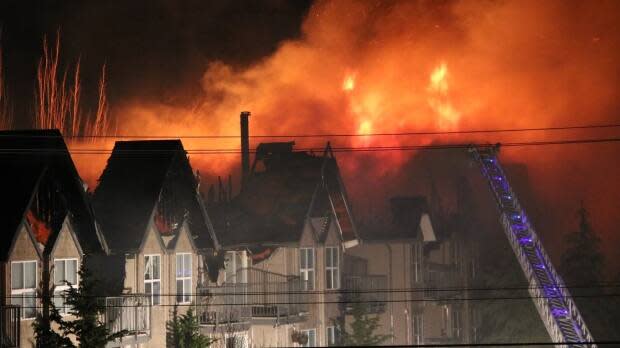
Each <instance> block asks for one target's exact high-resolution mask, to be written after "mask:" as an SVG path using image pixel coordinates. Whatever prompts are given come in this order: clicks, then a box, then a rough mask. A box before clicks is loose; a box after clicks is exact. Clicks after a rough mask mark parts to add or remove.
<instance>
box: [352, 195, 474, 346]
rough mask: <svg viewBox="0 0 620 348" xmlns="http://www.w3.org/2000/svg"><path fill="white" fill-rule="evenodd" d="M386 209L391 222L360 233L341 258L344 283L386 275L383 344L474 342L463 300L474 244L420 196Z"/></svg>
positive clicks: (393, 202)
mask: <svg viewBox="0 0 620 348" xmlns="http://www.w3.org/2000/svg"><path fill="white" fill-rule="evenodd" d="M390 208H391V212H392V221H391V222H390V223H388V224H382V225H381V226H370V227H367V228H365V229H362V230H360V236H361V238H362V242H361V243H360V245H358V246H356V247H354V248H351V249H350V250H349V253H348V254H347V256H345V265H347V266H345V267H346V268H349V270H348V271H347V273H349V274H351V275H350V276H349V277H348V278H347V277H345V282H350V281H353V279H355V278H356V277H364V276H367V277H377V276H381V275H383V276H384V277H386V280H387V284H388V286H387V288H388V289H390V291H389V292H388V294H387V298H386V303H387V304H386V307H385V308H384V310H383V311H382V312H380V313H379V317H380V324H381V327H380V330H379V331H378V332H377V333H378V334H384V335H389V336H390V338H389V339H388V341H386V342H385V343H386V344H397V345H400V344H405V345H411V344H413V345H415V344H458V343H471V342H475V332H476V327H477V325H476V322H475V311H474V309H473V308H472V307H471V303H470V302H469V301H464V300H463V298H467V296H468V292H467V290H466V289H468V288H469V287H470V284H471V282H472V279H473V277H474V276H475V262H476V246H475V244H473V243H472V242H471V241H469V240H467V238H466V236H465V235H464V234H463V233H462V231H461V230H460V226H459V225H458V224H454V223H445V222H446V221H447V220H445V219H441V218H435V219H432V218H431V216H433V215H434V214H432V212H431V210H430V209H429V206H428V204H427V201H426V199H425V198H424V197H395V198H392V199H391V200H390ZM349 279H351V280H349ZM347 319H349V318H347Z"/></svg>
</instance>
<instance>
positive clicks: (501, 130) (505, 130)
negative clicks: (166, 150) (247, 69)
mask: <svg viewBox="0 0 620 348" xmlns="http://www.w3.org/2000/svg"><path fill="white" fill-rule="evenodd" d="M618 127H620V124H618V123H610V124H594V125H575V126H557V127H531V128H499V129H470V130H457V131H409V132H384V133H368V134H359V133H322V134H321V133H315V134H303V133H301V134H259V135H249V137H250V138H344V137H377V136H412V135H453V134H479V133H518V132H540V131H563V130H578V129H606V128H618ZM0 137H31V138H58V136H56V135H43V134H42V135H37V134H10V133H9V134H1V133H0ZM63 137H64V138H70V139H80V138H94V139H96V138H111V139H124V138H134V139H177V138H185V139H235V138H239V134H235V135H206V134H203V135H191V134H187V135H174V136H171V135H129V134H122V135H112V134H84V135H63Z"/></svg>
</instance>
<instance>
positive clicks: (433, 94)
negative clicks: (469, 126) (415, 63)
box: [428, 63, 460, 130]
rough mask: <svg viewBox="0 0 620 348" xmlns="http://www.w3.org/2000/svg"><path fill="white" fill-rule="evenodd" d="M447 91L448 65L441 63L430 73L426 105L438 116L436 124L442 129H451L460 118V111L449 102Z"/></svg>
mask: <svg viewBox="0 0 620 348" xmlns="http://www.w3.org/2000/svg"><path fill="white" fill-rule="evenodd" d="M448 91H449V85H448V67H447V65H446V63H441V64H440V65H439V66H438V67H437V68H435V69H434V70H433V72H432V73H431V75H430V79H429V85H428V92H429V98H428V105H429V106H430V107H431V108H432V109H433V111H435V113H436V114H437V115H438V116H439V117H438V119H437V124H438V126H439V128H440V129H442V130H453V129H454V128H455V126H457V125H458V122H459V118H460V113H459V112H458V111H457V110H456V109H455V108H454V107H453V106H452V103H451V102H450V98H449V96H448Z"/></svg>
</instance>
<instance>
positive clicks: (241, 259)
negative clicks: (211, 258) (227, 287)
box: [224, 251, 248, 283]
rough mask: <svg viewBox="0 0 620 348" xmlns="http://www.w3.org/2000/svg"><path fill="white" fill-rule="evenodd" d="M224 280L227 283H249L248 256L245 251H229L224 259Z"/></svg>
mask: <svg viewBox="0 0 620 348" xmlns="http://www.w3.org/2000/svg"><path fill="white" fill-rule="evenodd" d="M224 271H225V272H224V274H225V277H224V281H225V282H227V283H247V282H248V270H247V258H246V257H245V252H244V251H228V252H227V253H226V258H225V259H224Z"/></svg>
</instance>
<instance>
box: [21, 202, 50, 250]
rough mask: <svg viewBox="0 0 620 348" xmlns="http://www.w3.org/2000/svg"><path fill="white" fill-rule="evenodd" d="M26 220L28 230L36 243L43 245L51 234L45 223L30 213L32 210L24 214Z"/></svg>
mask: <svg viewBox="0 0 620 348" xmlns="http://www.w3.org/2000/svg"><path fill="white" fill-rule="evenodd" d="M26 220H27V221H28V224H29V225H30V229H31V230H32V232H33V233H34V237H35V239H36V240H37V242H39V243H41V244H43V245H45V243H47V240H48V239H49V237H50V234H51V233H52V229H51V228H50V227H49V226H48V225H47V224H46V223H45V221H43V220H41V219H39V218H38V217H37V216H36V215H35V214H34V213H33V212H32V210H28V212H27V213H26Z"/></svg>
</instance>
